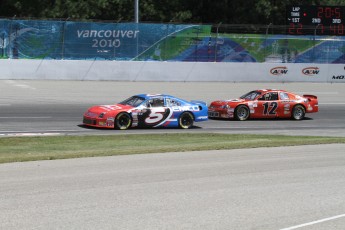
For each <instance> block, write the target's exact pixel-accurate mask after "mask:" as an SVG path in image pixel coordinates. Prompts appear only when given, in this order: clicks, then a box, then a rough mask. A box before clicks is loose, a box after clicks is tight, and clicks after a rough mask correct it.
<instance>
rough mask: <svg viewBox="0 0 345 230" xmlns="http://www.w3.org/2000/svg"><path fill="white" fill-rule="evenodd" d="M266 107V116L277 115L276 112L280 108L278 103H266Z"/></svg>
mask: <svg viewBox="0 0 345 230" xmlns="http://www.w3.org/2000/svg"><path fill="white" fill-rule="evenodd" d="M263 106H264V115H276V110H277V108H278V103H277V102H265V103H264V104H263Z"/></svg>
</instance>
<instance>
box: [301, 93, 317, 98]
mask: <svg viewBox="0 0 345 230" xmlns="http://www.w3.org/2000/svg"><path fill="white" fill-rule="evenodd" d="M303 97H308V98H310V99H317V96H315V95H310V94H304V95H303Z"/></svg>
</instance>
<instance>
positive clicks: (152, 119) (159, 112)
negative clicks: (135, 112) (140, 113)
mask: <svg viewBox="0 0 345 230" xmlns="http://www.w3.org/2000/svg"><path fill="white" fill-rule="evenodd" d="M164 113H165V109H164V108H155V109H151V113H150V114H149V116H148V117H147V118H146V119H145V123H147V124H154V123H157V122H159V121H161V120H162V119H163V117H164Z"/></svg>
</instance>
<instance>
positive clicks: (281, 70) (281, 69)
mask: <svg viewBox="0 0 345 230" xmlns="http://www.w3.org/2000/svg"><path fill="white" fill-rule="evenodd" d="M288 71H289V70H288V68H287V67H286V66H278V67H274V68H272V69H271V70H270V73H271V74H272V75H275V76H281V75H286V74H287V73H288Z"/></svg>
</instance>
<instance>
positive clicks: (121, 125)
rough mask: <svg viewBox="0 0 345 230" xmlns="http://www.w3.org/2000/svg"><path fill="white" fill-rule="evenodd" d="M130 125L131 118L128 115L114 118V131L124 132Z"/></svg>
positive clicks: (122, 114)
mask: <svg viewBox="0 0 345 230" xmlns="http://www.w3.org/2000/svg"><path fill="white" fill-rule="evenodd" d="M131 124H132V118H131V116H130V115H129V114H128V113H120V114H118V115H117V116H116V118H115V129H121V130H125V129H128V128H129V127H130V126H131Z"/></svg>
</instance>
